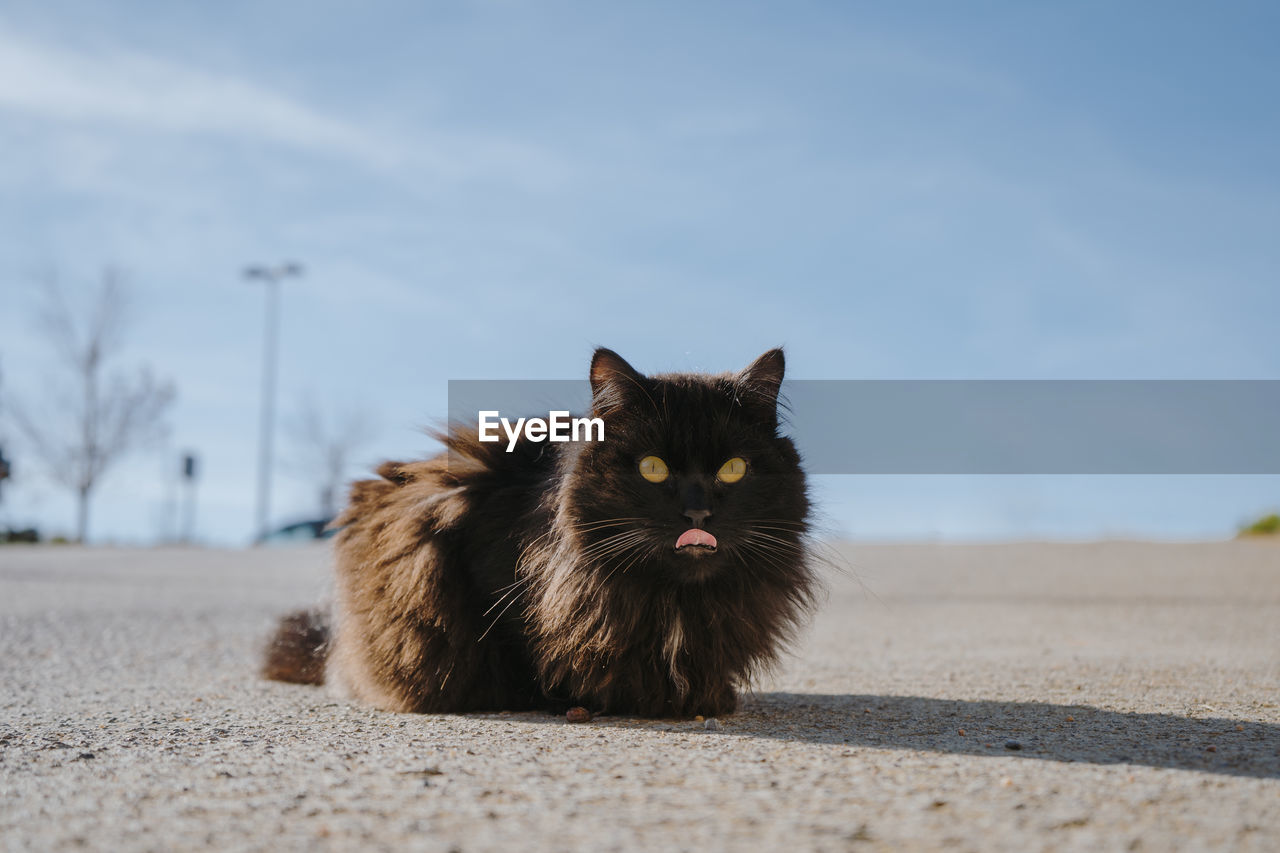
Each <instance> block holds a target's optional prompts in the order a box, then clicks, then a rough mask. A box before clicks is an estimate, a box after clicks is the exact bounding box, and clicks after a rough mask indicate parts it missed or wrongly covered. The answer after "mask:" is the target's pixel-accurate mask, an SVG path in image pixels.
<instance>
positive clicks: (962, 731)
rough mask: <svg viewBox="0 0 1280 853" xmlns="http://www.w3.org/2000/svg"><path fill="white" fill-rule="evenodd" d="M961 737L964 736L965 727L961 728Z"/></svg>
mask: <svg viewBox="0 0 1280 853" xmlns="http://www.w3.org/2000/svg"><path fill="white" fill-rule="evenodd" d="M960 737H964V729H961V730H960Z"/></svg>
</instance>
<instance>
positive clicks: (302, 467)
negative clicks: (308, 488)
mask: <svg viewBox="0 0 1280 853" xmlns="http://www.w3.org/2000/svg"><path fill="white" fill-rule="evenodd" d="M285 428H286V431H287V433H288V435H289V439H290V444H291V445H292V448H291V452H290V454H289V459H290V468H291V469H292V470H293V473H294V474H295V476H297V477H299V478H300V479H303V480H307V481H310V482H311V483H312V484H314V486H315V487H316V492H317V498H318V504H319V506H318V509H319V510H320V512H321V514H322V515H323V516H324V517H325V518H332V517H333V516H335V515H337V513H338V498H339V493H340V491H341V489H342V487H343V486H344V485H345V481H346V478H347V476H348V474H349V472H350V470H351V466H352V462H353V461H354V458H353V457H354V456H355V454H356V452H357V451H358V450H359V449H360V448H361V447H363V446H364V445H366V444H368V443H369V440H370V439H371V438H372V434H373V428H372V425H371V422H370V419H369V417H368V416H367V415H366V414H365V412H363V411H360V410H357V409H348V410H346V411H333V412H329V413H326V412H322V411H321V410H320V407H319V406H317V405H316V402H315V400H314V399H313V398H312V397H310V396H308V397H304V398H303V399H302V400H301V401H299V403H298V405H297V408H296V409H295V411H294V412H293V414H292V416H291V417H290V418H289V419H288V420H287V421H286V424H285Z"/></svg>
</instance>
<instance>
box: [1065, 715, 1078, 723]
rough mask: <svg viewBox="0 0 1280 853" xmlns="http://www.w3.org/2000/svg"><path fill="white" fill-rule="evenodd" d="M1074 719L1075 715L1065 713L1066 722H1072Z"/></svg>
mask: <svg viewBox="0 0 1280 853" xmlns="http://www.w3.org/2000/svg"><path fill="white" fill-rule="evenodd" d="M1075 721H1076V718H1075V717H1073V716H1071V715H1070V714H1067V722H1068V723H1074V722H1075Z"/></svg>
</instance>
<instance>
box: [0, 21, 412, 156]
mask: <svg viewBox="0 0 1280 853" xmlns="http://www.w3.org/2000/svg"><path fill="white" fill-rule="evenodd" d="M0 110H8V111H15V112H18V113H21V114H25V115H28V116H37V117H42V118H47V119H55V120H61V121H71V122H116V123H120V124H122V125H125V126H128V127H130V128H132V129H135V130H139V129H141V130H149V131H154V132H162V133H193V134H216V135H221V136H229V137H240V138H250V139H257V140H264V141H269V142H275V143H279V144H283V145H288V146H292V147H299V148H305V149H309V150H319V151H324V152H329V153H333V154H338V155H342V156H345V157H349V158H355V159H357V160H360V161H363V162H367V163H371V164H380V163H384V162H386V161H387V160H388V159H389V158H394V157H395V154H396V152H395V146H393V145H390V144H388V143H387V142H386V141H385V140H382V139H379V138H378V137H376V136H374V135H372V134H369V133H367V132H365V131H363V130H361V129H360V128H358V127H354V126H352V125H350V124H348V123H346V122H343V121H341V120H338V119H335V118H332V117H330V116H327V115H325V114H323V113H322V112H319V111H317V110H314V109H312V108H310V107H308V106H306V105H305V104H302V103H299V102H297V101H296V100H293V99H291V98H289V97H287V96H285V95H281V94H279V93H277V92H273V91H271V90H269V89H266V88H263V87H261V86H258V85H256V84H254V83H251V82H249V81H246V80H242V79H238V78H235V77H232V76H228V75H219V74H212V73H207V72H204V71H200V70H195V69H191V68H187V67H183V66H181V65H177V64H175V63H172V62H168V61H165V60H161V59H156V58H153V57H149V56H145V55H141V54H138V53H133V52H126V51H115V52H97V53H72V52H69V51H65V50H61V49H58V48H55V47H51V46H48V45H44V44H39V43H37V42H35V41H32V40H29V39H25V38H23V37H22V36H20V35H18V34H16V33H14V32H12V31H10V30H9V29H8V28H6V27H5V26H4V25H3V24H0Z"/></svg>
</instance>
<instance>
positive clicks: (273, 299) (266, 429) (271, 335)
mask: <svg viewBox="0 0 1280 853" xmlns="http://www.w3.org/2000/svg"><path fill="white" fill-rule="evenodd" d="M300 275H302V266H301V265H300V264H294V263H286V264H279V265H277V266H274V267H267V266H251V267H246V268H245V271H244V277H245V278H247V279H249V280H250V281H261V282H263V283H264V284H265V285H266V290H267V315H266V324H265V327H264V330H263V343H262V421H261V424H260V431H259V433H258V535H257V537H256V539H255V541H256V542H258V543H261V542H262V541H263V540H264V539H266V538H267V534H268V533H270V532H271V464H272V457H271V440H272V437H273V436H274V433H275V417H276V412H275V406H276V349H277V346H276V344H277V339H278V338H279V326H280V318H279V314H280V282H281V281H283V280H284V279H286V278H290V277H293V276H300Z"/></svg>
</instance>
